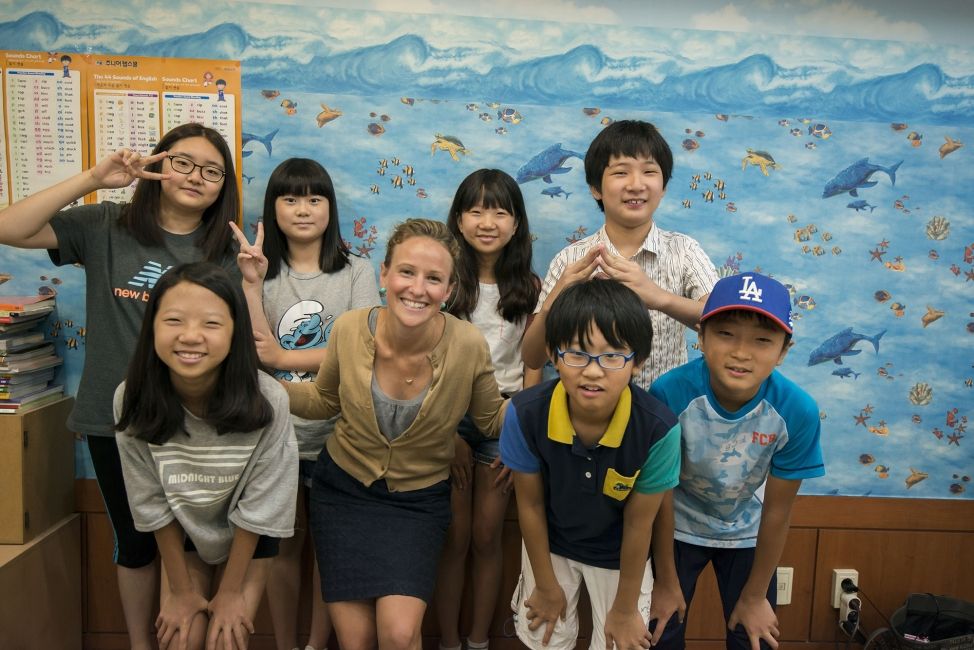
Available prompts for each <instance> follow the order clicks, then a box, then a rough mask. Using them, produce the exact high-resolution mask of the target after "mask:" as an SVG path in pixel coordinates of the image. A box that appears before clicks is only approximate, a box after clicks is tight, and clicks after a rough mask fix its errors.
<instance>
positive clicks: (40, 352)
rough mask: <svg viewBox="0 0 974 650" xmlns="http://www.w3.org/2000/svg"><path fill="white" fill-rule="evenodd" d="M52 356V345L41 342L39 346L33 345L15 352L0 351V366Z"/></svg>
mask: <svg viewBox="0 0 974 650" xmlns="http://www.w3.org/2000/svg"><path fill="white" fill-rule="evenodd" d="M53 354H54V344H53V343H46V342H44V341H43V340H42V341H41V342H40V343H39V344H38V343H35V344H34V345H33V346H29V347H27V348H24V349H22V350H18V351H17V352H6V351H2V350H0V366H2V365H8V364H12V363H17V362H18V361H26V360H28V359H36V358H38V357H46V356H50V355H53Z"/></svg>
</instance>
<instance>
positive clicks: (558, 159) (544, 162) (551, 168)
mask: <svg viewBox="0 0 974 650" xmlns="http://www.w3.org/2000/svg"><path fill="white" fill-rule="evenodd" d="M572 157H574V158H578V159H579V160H584V159H585V154H584V153H578V152H577V151H571V150H569V149H564V148H562V146H561V143H560V142H559V143H558V144H553V145H551V146H550V147H548V148H547V149H545V150H544V151H542V152H541V153H539V154H538V155H536V156H535V157H533V158H532V159H531V160H529V161H528V162H526V163H524V165H522V166H521V168H520V169H519V170H517V182H518V183H528V182H530V181H533V180H536V179H538V178H540V179H542V180H543V181H544V182H545V183H551V175H552V174H567V173H568V172H570V171H571V170H572V168H571V167H564V166H563V165H564V162H565V161H566V160H568V159H569V158H572Z"/></svg>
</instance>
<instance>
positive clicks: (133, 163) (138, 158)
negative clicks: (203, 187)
mask: <svg viewBox="0 0 974 650" xmlns="http://www.w3.org/2000/svg"><path fill="white" fill-rule="evenodd" d="M168 155H169V152H168V151H160V152H159V153H157V154H154V155H152V156H143V155H142V154H140V153H139V152H138V151H132V150H131V149H119V150H117V151H115V152H114V153H112V154H111V155H109V156H108V157H106V158H102V159H101V160H99V161H98V164H97V165H95V166H94V167H92V168H91V177H92V178H93V179H94V181H95V183H97V184H98V187H99V188H105V189H110V188H118V187H127V186H129V185H131V184H132V181H134V180H135V179H137V178H145V179H148V180H155V181H161V180H165V179H168V178H170V177H171V176H172V174H162V173H159V172H150V171H146V167H147V166H149V165H151V164H152V163H154V162H158V161H160V160H162V159H163V158H165V157H166V156H168Z"/></svg>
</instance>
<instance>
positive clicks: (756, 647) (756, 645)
mask: <svg viewBox="0 0 974 650" xmlns="http://www.w3.org/2000/svg"><path fill="white" fill-rule="evenodd" d="M738 624H740V625H741V626H742V627H743V628H744V631H745V632H747V638H748V640H750V642H751V650H761V639H764V640H765V642H767V644H768V645H769V646H771V647H772V648H777V647H778V636H779V635H780V632H779V630H778V617H777V616H776V615H775V613H774V609H772V607H771V603H769V602H768V599H767V598H765V597H764V596H762V597H760V598H747V597H746V596H744V595H742V596H741V597H740V598H739V599H738V601H737V604H736V605H734V611H733V612H731V615H730V618H729V619H727V629H729V630H732V631H733V630H734V628H735V627H737V625H738Z"/></svg>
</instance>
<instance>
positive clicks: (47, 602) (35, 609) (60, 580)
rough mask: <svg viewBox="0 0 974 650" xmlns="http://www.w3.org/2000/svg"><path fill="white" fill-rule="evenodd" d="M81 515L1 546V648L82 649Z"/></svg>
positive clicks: (39, 649)
mask: <svg viewBox="0 0 974 650" xmlns="http://www.w3.org/2000/svg"><path fill="white" fill-rule="evenodd" d="M81 641H82V630H81V516H80V515H71V516H70V517H68V518H66V519H64V520H62V521H60V522H57V523H56V524H55V525H54V526H52V527H51V528H49V529H48V530H47V531H45V532H43V533H41V534H40V535H38V536H37V537H36V538H35V539H34V540H32V541H31V542H29V543H28V544H8V545H0V647H3V648H4V650H41V649H42V648H43V649H46V648H58V650H81Z"/></svg>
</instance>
